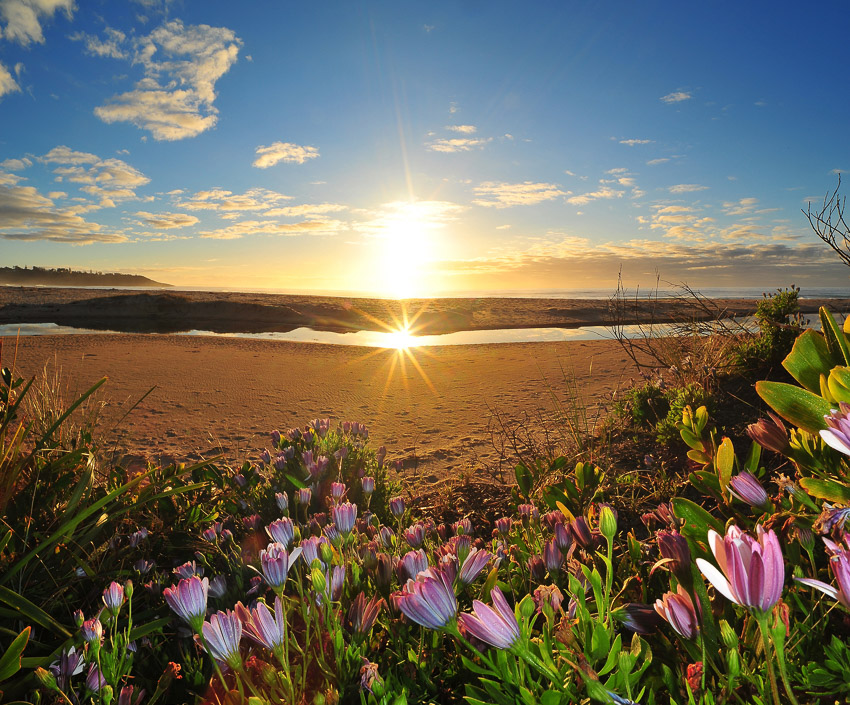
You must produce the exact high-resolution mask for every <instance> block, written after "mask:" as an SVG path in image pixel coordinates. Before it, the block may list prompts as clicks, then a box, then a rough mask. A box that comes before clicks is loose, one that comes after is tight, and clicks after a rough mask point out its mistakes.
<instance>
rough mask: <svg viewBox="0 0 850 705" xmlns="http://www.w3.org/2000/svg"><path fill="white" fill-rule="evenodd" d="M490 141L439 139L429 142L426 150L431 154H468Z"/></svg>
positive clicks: (481, 139)
mask: <svg viewBox="0 0 850 705" xmlns="http://www.w3.org/2000/svg"><path fill="white" fill-rule="evenodd" d="M491 140H492V138H491V137H487V138H480V137H454V138H450V139H446V138H440V139H437V140H434V141H433V142H430V143H429V144H428V149H430V150H431V151H432V152H445V153H454V152H470V151H472V150H473V149H480V148H481V147H483V146H484V145H485V144H487V143H488V142H490V141H491Z"/></svg>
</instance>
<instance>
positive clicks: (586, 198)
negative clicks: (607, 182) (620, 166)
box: [567, 179, 630, 206]
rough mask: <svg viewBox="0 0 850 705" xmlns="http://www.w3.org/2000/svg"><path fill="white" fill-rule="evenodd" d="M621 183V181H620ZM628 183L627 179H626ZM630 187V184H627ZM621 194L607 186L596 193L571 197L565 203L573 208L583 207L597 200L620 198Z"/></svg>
mask: <svg viewBox="0 0 850 705" xmlns="http://www.w3.org/2000/svg"><path fill="white" fill-rule="evenodd" d="M620 181H622V179H621V180H620ZM626 181H628V179H626ZM629 185H630V184H629ZM622 196H623V192H622V191H616V190H614V189H612V188H610V187H608V186H603V187H602V188H601V189H599V190H598V191H592V192H590V193H583V194H581V195H579V196H572V197H571V198H568V199H567V203H570V204H572V205H574V206H583V205H586V204H587V203H590V202H591V201H597V200H599V199H608V198H622Z"/></svg>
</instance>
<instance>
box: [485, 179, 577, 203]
mask: <svg viewBox="0 0 850 705" xmlns="http://www.w3.org/2000/svg"><path fill="white" fill-rule="evenodd" d="M473 191H475V195H476V198H475V199H474V200H473V201H472V202H473V203H474V204H476V205H479V206H486V207H488V208H509V207H510V206H530V205H534V204H535V203H542V202H543V201H551V200H552V199H554V198H558V197H559V196H567V195H569V192H567V191H562V190H561V189H560V187H559V186H558V185H557V184H547V183H535V182H532V181H524V182H522V183H518V184H510V183H504V182H497V181H485V182H484V183H482V184H481V185H479V186H476V187H475V188H474V189H473Z"/></svg>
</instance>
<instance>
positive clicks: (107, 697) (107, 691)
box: [100, 685, 114, 705]
mask: <svg viewBox="0 0 850 705" xmlns="http://www.w3.org/2000/svg"><path fill="white" fill-rule="evenodd" d="M113 695H114V694H113V691H112V686H111V685H105V686H103V688H101V689H100V698H101V700H102V701H103V705H109V704H110V703H111V702H112V698H113Z"/></svg>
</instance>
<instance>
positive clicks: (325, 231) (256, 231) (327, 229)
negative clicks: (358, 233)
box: [200, 220, 345, 240]
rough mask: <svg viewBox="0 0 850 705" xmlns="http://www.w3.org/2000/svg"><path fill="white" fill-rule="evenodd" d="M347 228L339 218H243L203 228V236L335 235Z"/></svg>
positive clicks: (232, 237) (234, 238) (223, 238)
mask: <svg viewBox="0 0 850 705" xmlns="http://www.w3.org/2000/svg"><path fill="white" fill-rule="evenodd" d="M344 228H345V223H343V222H341V221H339V220H306V221H303V222H301V223H280V222H278V221H274V220H243V221H239V222H238V223H234V224H233V225H229V226H227V227H226V228H217V229H214V230H202V231H201V233H200V234H201V237H203V238H208V239H213V240H238V239H239V238H243V237H246V236H248V235H289V236H293V235H334V234H336V233H338V232H339V231H340V230H343V229H344Z"/></svg>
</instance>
